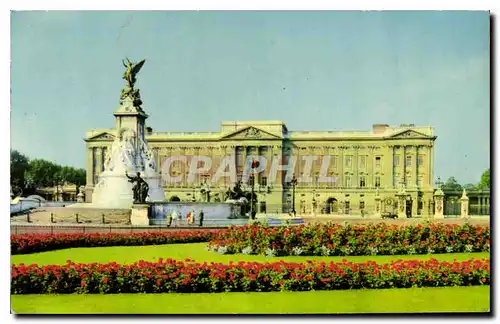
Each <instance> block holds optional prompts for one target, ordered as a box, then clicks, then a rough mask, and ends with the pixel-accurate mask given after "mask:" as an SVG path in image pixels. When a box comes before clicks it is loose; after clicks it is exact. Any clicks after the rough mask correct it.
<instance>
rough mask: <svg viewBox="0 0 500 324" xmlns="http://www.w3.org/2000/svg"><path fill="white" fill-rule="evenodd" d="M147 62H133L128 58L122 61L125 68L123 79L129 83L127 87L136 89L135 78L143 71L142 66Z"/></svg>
mask: <svg viewBox="0 0 500 324" xmlns="http://www.w3.org/2000/svg"><path fill="white" fill-rule="evenodd" d="M145 62H146V60H142V61H140V62H138V63H134V62H131V61H130V60H129V59H128V58H125V60H122V63H123V66H124V67H125V72H124V73H123V79H124V80H125V81H126V82H127V86H128V87H129V88H131V89H133V88H134V84H135V81H136V79H135V76H136V75H137V73H139V71H140V70H141V68H142V66H143V65H144V63H145Z"/></svg>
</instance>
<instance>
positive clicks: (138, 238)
mask: <svg viewBox="0 0 500 324" xmlns="http://www.w3.org/2000/svg"><path fill="white" fill-rule="evenodd" d="M222 231H224V230H189V231H168V232H141V233H127V234H121V233H107V234H100V233H91V234H83V233H71V234H21V235H11V237H10V240H11V254H26V253H34V252H42V251H51V250H58V249H66V248H72V247H98V246H122V245H123V246H127V245H128V246H130V245H154V244H172V243H198V242H207V241H209V240H210V239H213V238H214V237H215V235H216V234H220V233H221V232H222Z"/></svg>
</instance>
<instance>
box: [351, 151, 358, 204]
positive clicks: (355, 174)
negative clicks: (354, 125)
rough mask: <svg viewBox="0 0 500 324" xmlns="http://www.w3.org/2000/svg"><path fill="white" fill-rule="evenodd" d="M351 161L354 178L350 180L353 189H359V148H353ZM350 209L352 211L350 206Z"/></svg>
mask: <svg viewBox="0 0 500 324" xmlns="http://www.w3.org/2000/svg"><path fill="white" fill-rule="evenodd" d="M353 160H354V161H352V163H353V164H354V165H353V171H354V172H353V173H354V176H353V178H354V179H352V181H353V185H354V188H358V187H359V146H355V147H354V156H353ZM358 208H359V206H358ZM351 209H352V206H351Z"/></svg>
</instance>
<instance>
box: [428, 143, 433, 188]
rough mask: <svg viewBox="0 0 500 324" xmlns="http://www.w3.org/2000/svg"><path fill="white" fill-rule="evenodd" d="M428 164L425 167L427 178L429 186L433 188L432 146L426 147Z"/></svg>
mask: <svg viewBox="0 0 500 324" xmlns="http://www.w3.org/2000/svg"><path fill="white" fill-rule="evenodd" d="M428 152H429V163H428V166H427V174H428V177H429V186H430V187H431V188H434V148H433V146H432V145H429V146H428Z"/></svg>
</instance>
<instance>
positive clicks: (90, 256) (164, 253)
mask: <svg viewBox="0 0 500 324" xmlns="http://www.w3.org/2000/svg"><path fill="white" fill-rule="evenodd" d="M205 246H206V243H187V244H166V245H149V246H112V247H99V248H73V249H64V250H57V251H49V252H41V253H33V254H19V255H13V256H12V257H11V262H12V263H14V264H19V263H24V264H33V263H38V264H42V265H46V264H64V263H66V261H67V260H71V261H74V262H77V263H92V262H101V263H106V262H112V261H115V262H117V263H121V264H130V263H133V262H136V261H139V260H141V259H142V260H146V261H157V260H158V259H159V258H163V259H168V258H172V259H177V260H184V259H185V258H188V257H189V258H191V259H194V260H196V261H198V262H205V261H206V262H212V261H213V262H223V263H228V262H229V261H259V262H272V261H279V260H284V261H294V262H304V261H305V260H321V261H340V260H342V259H348V260H349V261H353V262H363V261H367V260H375V261H377V262H390V261H392V260H396V259H413V260H415V259H418V260H428V259H431V258H435V259H438V260H441V261H453V260H454V259H457V260H468V259H471V258H489V257H490V254H489V253H488V252H479V253H446V254H431V255H429V254H424V255H384V256H382V255H379V256H350V257H343V256H342V257H322V256H287V257H274V258H269V257H265V256H261V255H243V254H233V255H221V254H217V253H215V252H208V251H206V250H205Z"/></svg>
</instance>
